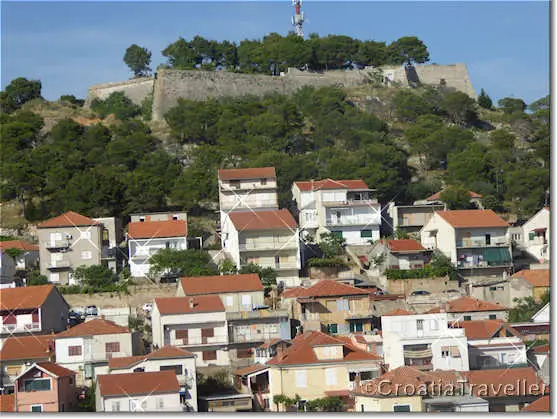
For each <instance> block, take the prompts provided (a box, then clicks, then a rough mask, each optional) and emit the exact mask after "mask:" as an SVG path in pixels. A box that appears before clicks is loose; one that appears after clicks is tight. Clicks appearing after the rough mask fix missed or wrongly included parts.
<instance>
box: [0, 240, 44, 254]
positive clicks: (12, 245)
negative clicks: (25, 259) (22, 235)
mask: <svg viewBox="0 0 557 419" xmlns="http://www.w3.org/2000/svg"><path fill="white" fill-rule="evenodd" d="M0 249H1V250H5V249H19V250H35V251H37V252H38V251H39V246H37V245H36V244H31V243H27V242H24V241H23V240H8V241H5V242H0Z"/></svg>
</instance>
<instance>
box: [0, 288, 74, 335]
mask: <svg viewBox="0 0 557 419" xmlns="http://www.w3.org/2000/svg"><path fill="white" fill-rule="evenodd" d="M68 308H69V306H68V303H67V302H66V300H65V299H64V297H62V294H60V292H59V291H58V290H57V289H56V287H55V286H54V285H35V286H30V287H18V288H4V289H2V290H0V320H1V323H0V336H2V337H3V336H8V335H13V334H19V333H29V332H32V333H35V334H41V333H51V332H59V331H60V330H64V329H66V326H67V324H68Z"/></svg>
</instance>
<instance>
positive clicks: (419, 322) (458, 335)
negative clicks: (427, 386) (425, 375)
mask: <svg viewBox="0 0 557 419" xmlns="http://www.w3.org/2000/svg"><path fill="white" fill-rule="evenodd" d="M449 321H450V320H449V317H448V315H447V313H438V314H412V313H409V312H407V313H404V312H402V311H397V312H393V313H391V314H387V315H384V316H382V317H381V328H382V337H383V356H384V358H385V364H386V365H388V368H389V369H395V368H398V367H403V366H407V367H413V368H415V369H419V370H421V371H431V370H455V371H468V370H469V362H468V344H467V341H466V335H465V334H464V331H463V330H459V329H450V328H449Z"/></svg>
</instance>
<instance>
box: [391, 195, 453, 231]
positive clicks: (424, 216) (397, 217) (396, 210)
mask: <svg viewBox="0 0 557 419" xmlns="http://www.w3.org/2000/svg"><path fill="white" fill-rule="evenodd" d="M446 209H447V206H446V205H445V204H442V203H441V204H435V203H433V202H428V203H424V204H417V203H416V202H414V204H413V205H395V203H394V202H391V203H390V204H388V206H387V210H386V211H385V212H386V216H387V217H388V219H389V221H390V222H391V224H392V231H393V233H394V232H397V231H399V232H401V233H405V234H408V235H409V236H411V237H413V238H419V237H420V230H421V229H422V227H423V226H425V225H426V224H427V223H428V221H429V220H430V219H431V217H433V214H434V213H435V211H443V210H446Z"/></svg>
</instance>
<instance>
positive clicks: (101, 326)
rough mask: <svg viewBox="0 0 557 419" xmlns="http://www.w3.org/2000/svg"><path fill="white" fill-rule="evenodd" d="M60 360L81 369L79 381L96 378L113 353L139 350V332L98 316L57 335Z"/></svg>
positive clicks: (129, 353)
mask: <svg viewBox="0 0 557 419" xmlns="http://www.w3.org/2000/svg"><path fill="white" fill-rule="evenodd" d="M55 348H56V363H57V364H60V365H62V366H63V367H65V368H69V369H71V370H73V371H75V372H77V376H76V379H77V383H78V384H84V383H90V382H91V381H94V379H95V375H96V374H101V373H103V372H105V371H107V370H108V361H109V360H110V359H111V358H112V357H122V356H133V355H137V354H138V353H139V336H138V334H137V333H134V332H130V331H129V329H128V328H127V327H122V326H118V325H117V324H115V323H113V322H110V321H108V320H104V319H102V318H101V319H94V320H91V321H88V322H85V323H81V324H79V325H77V326H74V327H72V328H70V329H68V330H66V331H64V332H61V333H59V334H57V335H56V341H55Z"/></svg>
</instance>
